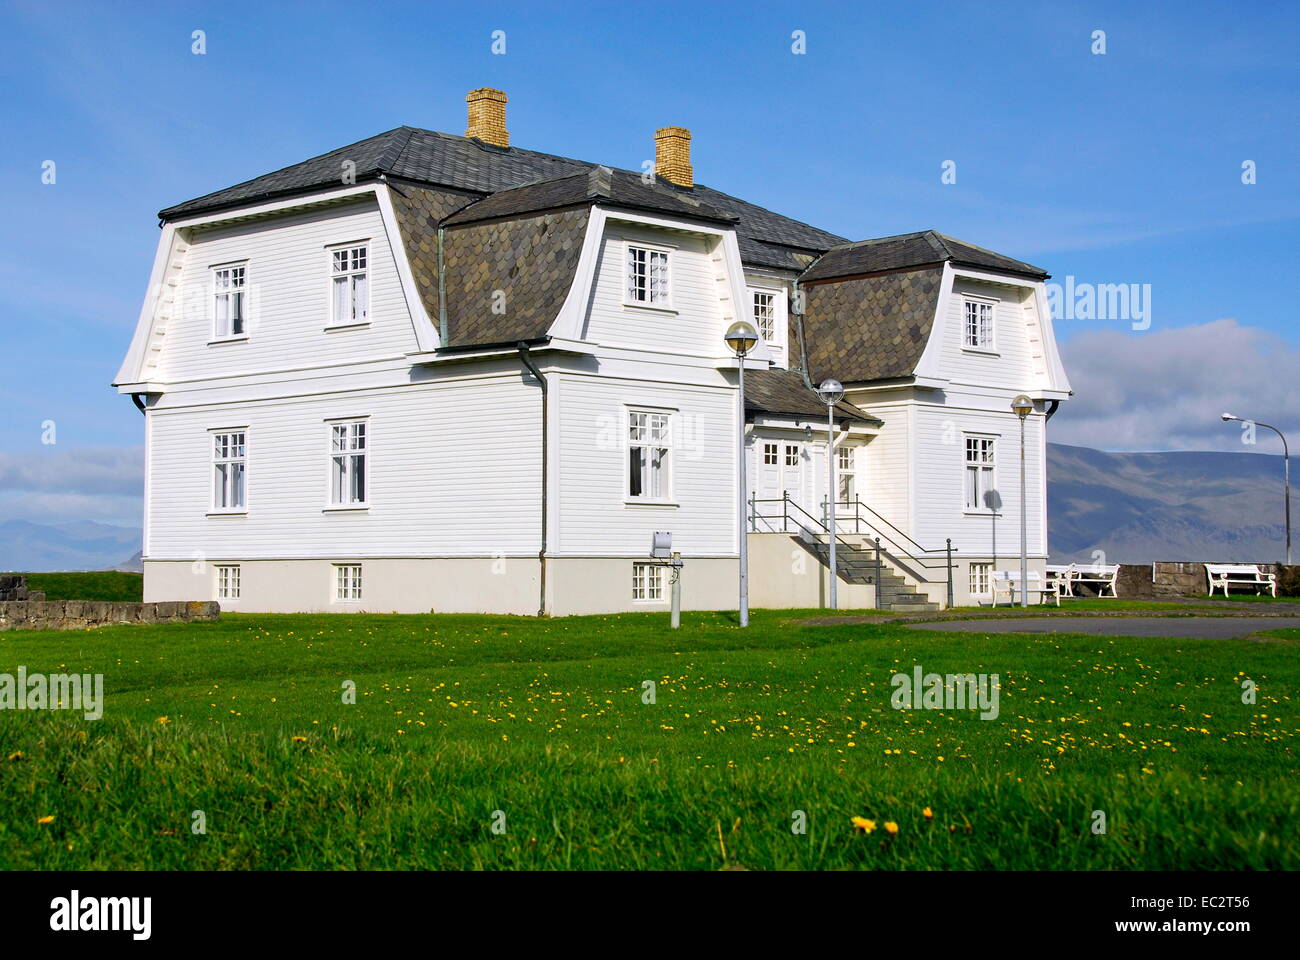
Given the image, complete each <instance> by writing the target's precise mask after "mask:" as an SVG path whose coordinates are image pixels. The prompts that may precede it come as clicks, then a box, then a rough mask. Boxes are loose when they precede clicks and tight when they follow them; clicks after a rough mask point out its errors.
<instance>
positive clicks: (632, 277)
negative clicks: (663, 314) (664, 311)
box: [627, 243, 669, 307]
mask: <svg viewBox="0 0 1300 960" xmlns="http://www.w3.org/2000/svg"><path fill="white" fill-rule="evenodd" d="M627 302H628V303H631V304H641V305H643V306H653V307H666V306H668V304H669V285H668V251H667V250H662V249H658V248H656V247H646V246H639V245H637V244H632V243H629V244H628V245H627Z"/></svg>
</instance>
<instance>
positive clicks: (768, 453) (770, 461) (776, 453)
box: [763, 443, 781, 467]
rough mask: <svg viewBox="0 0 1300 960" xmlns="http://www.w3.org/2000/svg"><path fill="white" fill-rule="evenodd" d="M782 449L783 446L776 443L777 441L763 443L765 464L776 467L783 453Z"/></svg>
mask: <svg viewBox="0 0 1300 960" xmlns="http://www.w3.org/2000/svg"><path fill="white" fill-rule="evenodd" d="M780 451H781V447H780V445H779V444H775V443H765V444H763V464H764V465H765V466H769V467H775V466H776V465H777V461H778V458H779V457H780V455H781V453H780Z"/></svg>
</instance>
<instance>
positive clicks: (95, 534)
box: [0, 520, 143, 573]
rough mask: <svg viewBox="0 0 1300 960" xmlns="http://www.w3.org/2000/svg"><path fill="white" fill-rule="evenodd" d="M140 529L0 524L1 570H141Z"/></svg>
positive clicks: (87, 524) (88, 523)
mask: <svg viewBox="0 0 1300 960" xmlns="http://www.w3.org/2000/svg"><path fill="white" fill-rule="evenodd" d="M141 542H142V531H141V530H140V528H139V527H114V526H111V525H109V524H107V523H95V522H93V521H90V520H76V521H71V522H68V523H56V524H42V523H30V522H28V521H26V520H5V521H3V522H0V570H14V571H25V572H26V571H30V572H33V573H36V572H42V571H50V570H140V569H142V568H143V566H142V564H141V562H140V544H141Z"/></svg>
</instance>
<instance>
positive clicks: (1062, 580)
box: [1046, 563, 1074, 593]
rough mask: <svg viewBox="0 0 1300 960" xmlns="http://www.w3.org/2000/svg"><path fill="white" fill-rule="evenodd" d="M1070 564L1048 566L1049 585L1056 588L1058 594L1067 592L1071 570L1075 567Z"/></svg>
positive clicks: (1051, 564)
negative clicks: (1066, 585) (1066, 586)
mask: <svg viewBox="0 0 1300 960" xmlns="http://www.w3.org/2000/svg"><path fill="white" fill-rule="evenodd" d="M1073 566H1074V565H1073V564H1070V563H1064V564H1062V563H1049V564H1048V565H1047V568H1046V569H1047V584H1048V586H1052V587H1056V592H1057V593H1063V592H1064V591H1065V584H1066V581H1067V580H1069V577H1070V570H1071V568H1072V567H1073Z"/></svg>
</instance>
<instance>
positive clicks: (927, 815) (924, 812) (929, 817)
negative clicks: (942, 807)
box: [921, 807, 934, 820]
mask: <svg viewBox="0 0 1300 960" xmlns="http://www.w3.org/2000/svg"><path fill="white" fill-rule="evenodd" d="M921 816H923V817H925V819H927V820H933V819H934V811H933V810H931V809H930V808H929V807H926V808H925V809H924V810H922V811H921Z"/></svg>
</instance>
